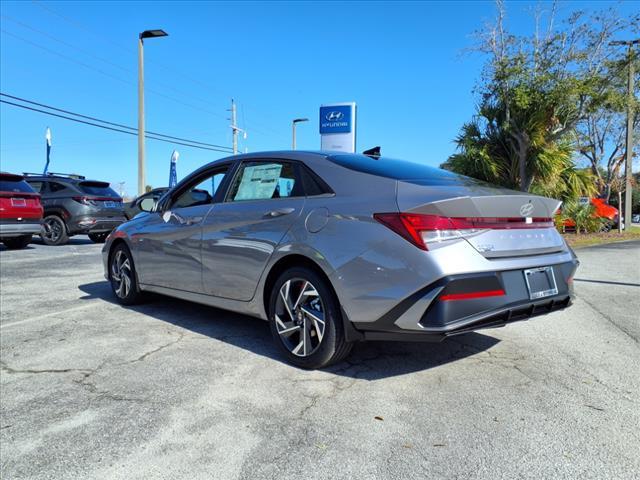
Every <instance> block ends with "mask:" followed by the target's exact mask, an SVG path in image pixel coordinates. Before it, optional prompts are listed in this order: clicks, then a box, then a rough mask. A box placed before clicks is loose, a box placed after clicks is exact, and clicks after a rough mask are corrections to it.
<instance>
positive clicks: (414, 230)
mask: <svg viewBox="0 0 640 480" xmlns="http://www.w3.org/2000/svg"><path fill="white" fill-rule="evenodd" d="M373 218H374V219H376V220H377V221H378V222H380V223H382V224H383V225H385V226H386V227H388V228H390V229H391V230H393V231H394V232H395V233H397V234H398V235H400V236H402V237H404V238H405V239H406V240H408V241H409V242H411V243H413V244H414V245H415V246H416V247H418V248H421V249H422V250H427V244H428V243H430V242H443V241H446V240H455V239H461V238H465V237H470V236H473V235H477V234H478V233H481V232H483V231H486V230H504V229H528V228H553V227H554V223H553V219H551V218H531V217H528V218H504V217H468V218H457V217H441V216H439V215H423V214H418V213H374V214H373Z"/></svg>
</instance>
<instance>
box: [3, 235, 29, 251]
mask: <svg viewBox="0 0 640 480" xmlns="http://www.w3.org/2000/svg"><path fill="white" fill-rule="evenodd" d="M30 242H31V235H21V236H19V237H12V238H5V239H4V240H2V243H4V246H5V247H7V248H8V249H10V250H19V249H21V248H25V247H26V246H27V245H29V243H30Z"/></svg>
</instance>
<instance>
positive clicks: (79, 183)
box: [24, 173, 126, 245]
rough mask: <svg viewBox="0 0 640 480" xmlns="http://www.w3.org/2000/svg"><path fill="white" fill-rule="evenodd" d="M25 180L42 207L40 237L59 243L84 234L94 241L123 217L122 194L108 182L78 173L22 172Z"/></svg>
mask: <svg viewBox="0 0 640 480" xmlns="http://www.w3.org/2000/svg"><path fill="white" fill-rule="evenodd" d="M24 176H25V180H26V181H27V183H29V185H31V187H32V188H33V189H34V190H35V191H36V192H38V193H40V195H41V201H42V206H43V207H44V220H43V229H42V234H41V236H42V241H43V242H44V243H45V244H47V245H62V244H64V243H66V242H67V240H68V239H69V237H70V236H72V235H82V234H86V235H88V236H89V238H90V239H91V240H92V241H93V242H96V243H102V242H104V241H105V239H106V238H107V235H109V233H110V232H111V230H113V229H114V228H116V227H117V226H118V225H120V224H121V223H122V222H125V221H126V218H125V216H124V211H123V206H122V198H120V196H119V195H118V194H117V193H116V192H115V191H114V190H113V189H112V188H111V187H110V186H109V183H107V182H100V181H96V180H87V179H86V178H85V177H83V176H81V175H73V174H62V173H48V174H46V175H42V174H33V173H25V174H24Z"/></svg>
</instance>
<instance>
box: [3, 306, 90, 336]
mask: <svg viewBox="0 0 640 480" xmlns="http://www.w3.org/2000/svg"><path fill="white" fill-rule="evenodd" d="M93 306H94V302H90V303H88V304H86V305H80V306H78V307H72V308H67V309H66V310H60V311H59V312H50V313H45V314H44V315H38V316H36V317H31V318H25V319H24V320H18V321H17V322H11V323H5V324H2V325H0V330H3V329H5V328H9V327H14V326H16V325H22V324H24V323H30V322H34V321H36V320H42V319H43V318H48V317H55V316H56V315H60V314H64V313H67V312H75V311H76V310H84V309H85V308H89V307H93Z"/></svg>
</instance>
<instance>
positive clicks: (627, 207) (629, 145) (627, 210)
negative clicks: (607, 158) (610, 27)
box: [610, 39, 640, 230]
mask: <svg viewBox="0 0 640 480" xmlns="http://www.w3.org/2000/svg"><path fill="white" fill-rule="evenodd" d="M638 43H640V39H636V40H624V41H614V42H611V43H610V45H626V46H627V48H628V50H627V61H628V63H629V77H628V80H627V95H628V100H627V138H626V147H625V148H626V150H627V154H626V159H625V165H624V176H625V182H624V184H625V191H624V229H625V230H629V229H631V216H632V213H631V201H632V194H633V190H632V187H631V183H632V177H633V175H632V173H633V172H632V170H631V167H632V157H633V115H634V112H633V103H634V102H633V100H634V98H633V97H634V91H633V89H634V86H633V75H634V72H633V53H634V52H633V46H634V45H637V44H638Z"/></svg>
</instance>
